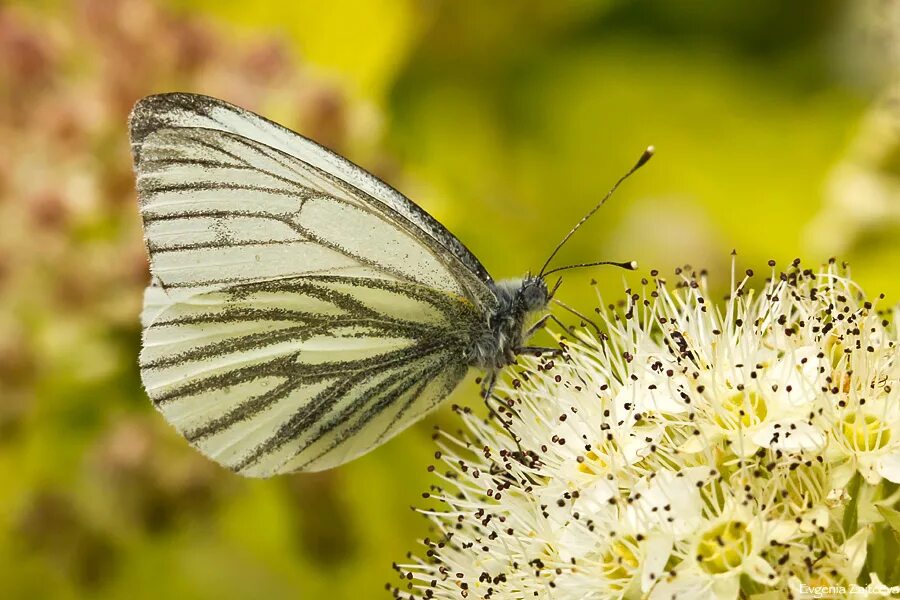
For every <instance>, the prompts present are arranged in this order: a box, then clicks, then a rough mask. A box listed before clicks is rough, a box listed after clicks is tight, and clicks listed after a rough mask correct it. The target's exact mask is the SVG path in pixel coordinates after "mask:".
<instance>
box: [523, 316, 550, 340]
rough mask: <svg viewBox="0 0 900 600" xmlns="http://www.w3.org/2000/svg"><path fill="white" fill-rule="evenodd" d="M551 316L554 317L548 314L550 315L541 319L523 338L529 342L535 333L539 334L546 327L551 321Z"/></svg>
mask: <svg viewBox="0 0 900 600" xmlns="http://www.w3.org/2000/svg"><path fill="white" fill-rule="evenodd" d="M551 316H553V315H551V314H549V313H548V314H546V315H544V316H543V317H541V318H540V320H538V322H537V323H535V324H534V325H532V326H531V327H529V328H528V331H526V332H525V335H523V336H522V338H523V339H526V340H527V339H528V338H530V337H531V336H533V335H534V334H535V333H537V332H538V331H540V330H541V329H543V328H544V327H546V326H547V321H549V320H550V317H551Z"/></svg>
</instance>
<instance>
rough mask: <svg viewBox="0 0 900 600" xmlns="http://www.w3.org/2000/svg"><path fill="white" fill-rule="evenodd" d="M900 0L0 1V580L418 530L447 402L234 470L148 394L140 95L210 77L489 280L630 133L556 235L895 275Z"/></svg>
mask: <svg viewBox="0 0 900 600" xmlns="http://www.w3.org/2000/svg"><path fill="white" fill-rule="evenodd" d="M896 5H897V3H896V2H876V1H871V2H869V1H856V2H851V1H849V0H846V1H838V0H824V1H823V0H801V1H794V2H783V1H781V0H762V1H760V2H754V3H738V4H735V3H725V2H721V1H720V0H687V1H685V2H670V1H667V0H646V1H645V0H634V1H624V0H622V1H613V0H598V1H591V0H518V1H512V0H510V1H507V2H499V1H498V2H483V1H477V0H462V1H458V0H421V1H416V0H385V1H379V2H372V1H367V0H328V1H327V2H312V1H306V0H299V1H296V2H294V1H292V2H288V1H283V2H275V1H264V0H258V1H256V2H247V1H246V0H242V1H240V2H239V1H237V0H178V1H174V0H173V2H170V3H166V2H153V1H151V0H41V1H37V0H18V1H11V0H4V1H3V2H0V598H82V597H84V598H162V597H167V598H168V597H172V598H210V599H212V598H259V597H266V598H355V599H359V598H369V597H381V596H382V595H383V596H384V597H387V593H386V592H384V591H383V590H382V589H381V588H382V587H383V585H384V583H385V582H387V581H393V577H394V574H393V572H392V571H391V569H390V564H391V562H392V561H395V560H397V561H402V560H403V559H404V556H405V554H406V552H407V551H408V550H413V549H416V539H417V538H420V537H422V536H424V535H426V534H427V532H426V525H427V524H426V522H425V520H424V519H423V518H422V517H420V516H417V515H416V514H415V513H413V512H412V511H411V510H410V508H409V506H410V505H412V504H415V503H416V502H417V501H418V500H419V499H420V493H421V492H422V491H424V490H426V489H427V486H428V484H429V483H430V481H429V478H428V476H427V473H426V472H425V467H426V465H427V464H428V460H429V458H430V455H431V453H432V452H433V451H434V448H433V446H432V444H431V440H430V438H429V436H430V428H431V426H432V425H433V424H434V423H436V422H444V423H447V424H449V425H450V426H451V427H454V426H455V423H454V421H453V419H452V417H450V416H449V414H448V412H449V411H446V409H445V410H444V411H442V412H440V413H439V414H437V415H436V416H435V417H433V418H432V419H429V420H428V421H426V422H424V423H421V424H419V425H418V426H416V427H414V428H412V429H411V430H409V431H407V432H405V433H404V434H402V435H400V436H399V437H398V438H395V440H394V441H392V442H391V443H389V444H388V445H386V446H385V447H382V448H380V449H378V450H377V451H375V452H373V453H371V454H370V455H368V456H366V457H364V458H362V459H360V460H357V461H355V462H353V463H351V464H349V465H347V466H345V467H342V468H340V469H338V470H335V471H332V472H327V473H322V474H316V475H297V476H291V477H283V478H280V479H275V480H269V481H247V480H242V479H239V478H237V477H236V476H233V475H231V474H230V473H227V472H225V471H224V470H222V469H219V468H218V467H216V466H215V465H213V464H211V463H209V462H207V461H206V460H204V459H203V458H202V457H200V456H198V455H196V454H195V453H194V452H193V451H191V450H190V449H189V448H188V446H187V444H186V443H184V442H183V441H182V440H181V439H180V438H178V437H177V436H176V434H174V433H173V432H172V431H171V430H170V429H169V428H168V427H167V426H166V425H165V424H164V423H163V422H162V419H161V418H160V417H159V416H158V415H157V414H156V413H155V411H154V410H153V408H152V407H151V405H150V403H149V402H148V401H147V400H146V398H145V397H144V394H143V392H142V390H141V388H140V384H139V378H138V373H137V365H136V357H137V352H138V344H139V335H140V331H139V326H138V312H139V308H140V299H141V292H142V289H143V287H144V285H145V284H146V281H147V271H146V258H145V255H144V250H143V245H142V242H141V234H140V223H139V218H138V214H137V208H136V202H135V198H134V191H133V180H132V175H131V171H130V168H131V167H130V157H129V154H128V145H127V139H126V135H127V133H126V125H125V123H126V117H127V114H128V111H129V110H130V107H131V105H132V104H133V103H134V101H135V100H137V99H138V98H139V97H141V96H144V95H146V94H149V93H153V92H162V91H173V90H184V91H191V92H199V93H207V94H211V95H215V96H218V97H221V98H224V99H226V100H230V101H232V102H235V103H238V104H241V105H243V106H246V107H247V108H251V109H253V110H256V111H257V112H261V113H262V114H265V115H266V116H269V117H270V118H273V119H275V120H278V121H280V122H282V123H285V124H286V125H289V126H291V127H293V128H296V129H297V130H298V131H301V132H303V133H305V134H307V135H310V136H311V137H314V138H315V139H317V140H319V141H320V142H322V143H325V144H327V145H329V146H331V147H332V148H334V149H336V150H338V151H339V152H341V153H343V154H345V155H346V156H348V157H349V158H351V159H353V160H355V161H356V162H358V163H359V164H361V165H362V166H364V167H366V168H368V169H370V170H372V171H373V172H375V173H377V174H378V175H380V176H381V177H383V178H384V179H386V180H387V181H389V182H390V183H392V184H394V185H395V186H396V187H398V188H399V189H400V190H401V191H403V192H405V193H406V194H407V195H409V196H410V197H412V198H414V199H415V200H416V201H417V202H418V203H420V204H421V205H422V206H423V207H424V208H425V209H426V210H428V211H430V212H431V213H432V214H433V215H434V216H435V217H437V218H438V219H439V220H441V221H442V222H443V223H444V224H446V225H447V227H448V228H449V229H450V230H451V231H453V232H454V233H456V234H457V236H458V237H459V238H460V239H461V240H462V241H463V242H464V243H465V244H467V245H468V246H469V248H471V249H472V250H473V252H475V254H476V255H478V256H479V257H480V258H481V259H482V261H483V262H484V264H485V265H486V266H487V267H488V268H489V269H490V271H491V272H492V273H493V274H494V276H495V277H498V278H499V277H507V276H517V275H521V274H523V273H524V272H525V271H526V270H528V269H537V268H539V267H540V264H541V263H542V262H543V259H544V258H545V257H546V255H547V253H548V252H549V251H550V249H551V248H552V246H553V245H554V244H555V242H556V241H557V240H558V239H559V238H560V237H561V236H562V235H563V234H564V233H565V231H566V230H567V229H568V228H569V227H570V226H571V225H572V224H574V223H575V222H576V221H577V220H578V218H579V217H580V216H581V215H582V214H583V213H584V212H585V211H586V210H587V209H588V208H589V207H590V206H591V204H592V203H593V202H595V201H596V200H597V199H598V198H599V197H600V196H601V195H602V194H603V193H604V192H605V190H606V189H607V188H608V187H609V185H610V184H611V183H612V182H613V181H614V180H615V178H616V177H618V176H619V175H620V174H621V173H623V172H624V171H625V170H626V169H627V168H628V167H629V166H630V165H631V164H632V163H633V161H634V160H635V159H636V158H637V156H638V155H639V154H640V152H641V150H642V149H643V148H644V147H645V146H647V145H648V144H655V145H656V147H657V151H658V155H657V157H656V158H654V160H653V161H651V163H650V164H649V165H648V166H647V168H646V169H645V170H643V171H642V172H641V173H640V174H638V175H637V176H636V177H635V178H634V179H632V180H631V181H629V183H628V184H627V185H626V186H624V188H623V189H622V190H621V191H620V192H619V193H618V195H617V196H616V197H615V198H614V199H613V201H612V202H611V203H610V204H609V206H608V207H606V208H604V209H603V211H601V212H600V213H599V214H598V215H597V217H596V218H595V219H594V220H593V222H591V223H590V225H589V226H588V227H586V228H585V229H584V230H582V231H581V232H580V233H579V235H578V236H577V237H576V238H574V239H573V241H572V243H571V244H570V245H568V246H567V248H566V249H565V251H564V252H563V253H562V255H561V256H560V257H559V258H558V260H557V263H556V264H560V265H562V264H566V263H567V262H579V261H588V260H598V259H616V260H626V259H636V260H638V261H639V262H640V263H641V264H642V267H643V268H644V269H650V268H652V267H656V268H660V269H662V270H669V269H671V268H673V267H674V266H676V265H679V264H683V263H691V264H693V265H694V266H697V267H706V268H709V269H710V274H711V279H712V283H713V287H714V288H715V289H718V290H722V289H723V287H724V286H725V285H727V278H728V270H729V268H730V256H729V253H730V251H731V250H732V248H736V249H737V250H738V263H739V266H740V268H741V269H744V268H748V267H750V268H754V269H756V270H757V271H758V272H759V271H763V272H764V271H766V269H767V267H766V266H765V263H766V261H767V259H769V258H774V259H776V260H778V261H779V262H780V263H781V264H784V263H785V262H786V261H789V260H791V259H792V258H794V257H795V256H801V257H803V258H804V260H805V261H806V262H807V263H808V264H815V263H816V262H818V261H820V260H823V259H825V258H827V257H828V256H830V255H838V256H839V257H840V258H843V259H847V260H849V261H850V262H851V264H852V269H853V273H854V275H855V276H856V278H857V279H858V280H859V282H860V283H861V284H862V285H863V286H864V288H865V289H866V290H867V291H868V292H869V294H870V295H876V294H877V293H878V292H881V291H884V292H886V293H887V294H888V302H896V301H897V299H898V296H900V277H898V273H900V241H898V239H900V235H898V234H900V116H898V113H897V111H900V93H898V91H897V89H898V88H897V87H896V86H897V85H898V81H900V78H898V77H897V74H898V65H900V40H898V39H897V37H896V36H897V34H898V30H900V9H898V8H897V6H896ZM591 277H596V278H597V279H598V280H599V281H600V285H601V289H602V290H603V292H604V295H605V297H606V298H615V297H618V296H619V295H620V294H621V290H622V289H623V284H622V280H623V273H622V272H618V271H613V270H606V271H597V270H595V271H590V272H573V273H571V274H568V275H567V276H566V284H565V285H564V288H563V292H562V295H563V297H564V298H565V299H566V300H568V301H569V302H570V303H572V304H575V305H577V306H579V307H580V308H582V309H583V310H585V311H590V310H592V308H593V306H594V304H595V302H596V299H595V297H594V296H593V295H592V292H591V291H590V289H589V287H588V281H589V279H590V278H591ZM631 281H634V278H632V279H631ZM473 398H474V385H473V384H471V382H470V383H469V384H467V385H466V386H463V387H462V388H461V390H459V391H458V392H457V393H456V394H455V395H454V398H453V401H457V402H469V403H473V401H472V399H473ZM474 404H475V403H473V405H474Z"/></svg>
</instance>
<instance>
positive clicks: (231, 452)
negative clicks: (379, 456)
mask: <svg viewBox="0 0 900 600" xmlns="http://www.w3.org/2000/svg"><path fill="white" fill-rule="evenodd" d="M167 101H169V102H167ZM185 103H188V104H189V105H190V106H194V107H195V109H194V111H193V112H191V111H190V110H188V109H187V108H185ZM211 115H212V116H211ZM217 124H218V126H214V125H217ZM131 125H132V146H133V153H134V160H135V170H136V173H137V188H138V196H139V201H140V208H141V215H142V217H143V220H144V230H145V236H146V242H147V248H148V252H149V255H150V265H151V273H152V276H153V281H152V284H151V286H150V287H149V288H148V290H147V293H146V295H145V306H144V312H143V316H142V320H143V324H144V344H143V349H142V352H141V375H142V380H143V382H144V386H145V387H146V389H147V391H148V394H149V395H150V397H151V399H152V400H153V402H154V404H155V405H156V406H157V407H158V408H159V410H160V411H161V412H162V413H163V415H164V416H165V417H166V419H167V420H168V421H169V422H170V423H172V424H173V425H174V426H175V427H176V428H177V429H178V431H179V432H181V433H182V435H184V436H185V437H186V438H187V439H188V440H189V441H190V442H191V443H192V444H193V445H194V446H195V447H197V448H198V449H199V450H201V451H202V452H203V453H204V454H206V455H207V456H209V457H210V458H212V459H214V460H216V461H217V462H219V463H221V464H223V465H226V466H228V467H230V468H232V469H234V470H236V471H238V472H240V473H242V474H245V475H249V476H268V475H272V474H275V473H281V472H288V471H294V470H307V471H311V470H321V469H325V468H330V467H333V466H336V465H338V464H341V463H343V462H346V461H348V460H350V459H352V458H354V457H356V456H358V455H360V454H362V453H364V452H366V451H368V450H369V449H371V448H373V447H375V446H376V445H378V444H380V443H382V442H384V441H386V440H387V439H389V438H390V437H391V436H392V435H394V434H396V433H397V432H399V431H401V430H402V429H403V428H405V427H406V426H408V425H409V424H411V423H412V422H414V421H415V420H417V419H418V418H420V417H421V416H423V415H424V414H425V413H427V412H428V411H429V410H430V409H432V408H433V407H434V406H436V405H437V403H438V402H439V401H440V400H441V399H443V398H444V397H445V396H446V395H447V394H448V393H449V392H450V391H451V390H452V389H453V388H454V387H455V386H456V384H457V383H458V382H459V380H460V379H461V378H462V377H463V375H464V374H465V371H466V353H467V350H468V348H469V347H470V343H471V339H472V337H473V336H474V335H476V332H477V331H478V330H479V328H481V327H483V322H484V319H485V314H486V311H487V310H489V309H490V307H491V306H493V303H495V302H496V299H495V298H494V296H493V294H492V292H491V291H490V288H489V287H488V282H489V281H490V279H489V278H487V279H486V278H485V277H486V273H482V271H483V267H482V268H481V269H480V270H479V269H477V268H476V269H473V268H471V267H472V265H476V266H480V263H477V260H475V259H474V257H471V254H470V253H468V251H467V250H465V248H464V247H463V246H462V244H460V243H459V242H458V241H457V240H455V238H453V237H452V235H450V234H449V233H447V232H446V230H444V229H443V227H441V226H440V225H437V226H436V227H435V226H434V225H435V224H436V222H435V221H434V220H433V219H431V217H428V216H427V214H426V213H424V211H421V210H420V209H418V208H416V207H415V206H414V205H413V204H412V203H411V202H409V201H408V200H406V199H405V198H403V197H402V196H401V195H400V194H399V193H397V192H394V191H393V190H391V189H390V188H388V187H387V186H386V185H385V184H383V183H380V182H378V181H377V180H376V179H374V178H372V177H371V176H369V175H367V174H366V173H365V172H364V171H362V170H361V169H359V168H358V167H355V166H354V165H352V164H351V163H349V162H347V161H344V160H343V159H340V158H339V157H337V156H336V155H333V154H331V153H329V152H327V151H326V150H324V149H322V148H320V147H318V146H316V145H315V144H314V143H313V142H311V141H309V140H306V139H304V138H302V137H300V136H297V135H296V134H293V133H291V132H289V131H288V130H286V129H283V128H281V127H279V126H277V125H274V124H272V123H270V122H268V121H265V120H264V119H262V118H261V117H256V116H255V115H252V114H251V113H247V112H246V111H241V110H240V109H237V108H235V107H231V106H230V105H227V104H225V103H221V102H219V101H215V100H212V99H208V98H204V97H194V96H187V95H183V94H177V95H167V96H155V97H151V98H149V99H146V100H144V101H142V102H140V103H139V104H138V105H137V106H136V107H135V110H134V112H133V114H132V119H131ZM247 136H253V137H247ZM270 144H273V145H270ZM275 146H278V147H275ZM317 149H318V150H317ZM301 156H302V157H301ZM314 163H316V164H314ZM317 165H318V166H317ZM357 185H359V186H362V187H363V188H365V189H360V187H357ZM366 190H368V191H366ZM376 193H377V194H378V196H375V195H373V194H376ZM423 215H424V217H423ZM425 217H427V218H425ZM448 240H449V241H448ZM459 248H462V251H460V250H459ZM466 257H470V258H471V260H470V259H469V258H466ZM471 261H475V262H474V263H472V262H471Z"/></svg>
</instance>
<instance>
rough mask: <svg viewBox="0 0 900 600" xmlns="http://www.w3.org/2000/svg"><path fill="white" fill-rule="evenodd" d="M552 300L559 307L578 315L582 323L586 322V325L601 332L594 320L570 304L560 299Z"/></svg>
mask: <svg viewBox="0 0 900 600" xmlns="http://www.w3.org/2000/svg"><path fill="white" fill-rule="evenodd" d="M554 302H556V303H557V304H559V305H560V306H561V307H563V308H564V309H566V310H567V311H569V312H570V313H572V314H573V315H575V316H576V317H578V318H579V319H581V320H582V321H584V322H583V323H582V325H584V324H585V323H587V324H588V325H590V326H591V327H593V328H594V330H595V331H596V332H597V333H598V334H600V333H603V331H602V330H601V329H600V326H599V325H597V324H596V323H595V322H594V321H592V320H591V319H590V318H588V317H587V316H585V315H584V314H583V313H581V312H579V311H577V310H575V309H574V308H572V307H571V306H569V305H568V304H566V303H565V302H563V301H561V300H554Z"/></svg>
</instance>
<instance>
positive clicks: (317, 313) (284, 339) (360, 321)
mask: <svg viewBox="0 0 900 600" xmlns="http://www.w3.org/2000/svg"><path fill="white" fill-rule="evenodd" d="M151 290H152V288H151ZM148 310H151V311H152V312H153V318H152V319H151V320H150V321H151V322H150V323H149V325H148V326H147V327H146V329H145V333H144V346H143V350H142V353H141V375H142V379H143V382H144V386H145V387H146V389H147V392H148V393H149V395H150V398H151V399H152V400H153V402H154V404H155V405H156V406H157V408H158V409H159V410H160V411H161V412H162V414H163V415H164V416H165V418H166V420H168V421H169V422H170V423H171V424H172V425H174V426H175V427H176V428H177V429H178V431H179V432H180V433H181V434H182V435H184V437H185V438H187V440H188V441H189V442H191V444H192V445H194V446H195V447H196V448H197V449H199V450H200V451H201V452H202V453H203V454H205V455H206V456H208V457H210V458H211V459H213V460H215V461H216V462H218V463H220V464H222V465H224V466H226V467H228V468H230V469H232V470H234V471H236V472H239V473H241V474H243V475H247V476H253V477H266V476H270V475H274V474H277V473H284V472H290V471H298V470H300V471H317V470H322V469H326V468H331V467H334V466H337V465H339V464H342V463H344V462H347V461H349V460H351V459H353V458H355V457H356V456H359V455H360V454H363V453H365V452H367V451H368V450H370V449H372V448H373V447H375V446H377V445H378V444H381V443H383V442H384V441H386V440H388V439H390V438H391V437H392V436H393V435H395V434H396V433H398V432H399V431H401V430H403V429H404V428H406V427H407V426H409V425H410V424H411V423H413V422H415V421H416V420H418V419H420V418H421V417H422V416H424V415H425V414H426V413H428V412H429V411H430V410H431V409H433V408H434V407H436V406H437V404H438V403H439V402H440V401H441V400H442V399H443V398H444V397H445V396H446V395H447V394H449V393H450V391H452V390H453V388H454V387H456V385H457V383H458V382H459V381H460V379H461V378H462V377H463V376H464V375H465V372H466V370H467V367H466V356H465V355H466V349H467V348H468V345H469V343H470V340H471V338H470V336H471V331H473V330H474V329H475V328H476V327H477V322H478V319H479V318H480V313H479V312H478V309H477V308H476V307H475V306H474V305H473V304H471V302H469V301H468V300H465V299H463V298H460V297H458V296H454V295H451V294H447V293H445V292H441V291H438V290H435V289H433V288H430V287H428V286H423V285H420V284H411V283H405V282H395V281H387V280H376V279H359V278H348V277H295V278H288V279H281V280H276V281H264V282H259V283H250V284H241V285H236V286H231V287H225V288H223V289H220V290H215V291H209V292H205V293H201V294H198V295H195V296H194V297H192V298H190V299H187V300H185V301H180V302H176V303H174V304H168V305H164V306H163V307H162V308H160V307H157V306H154V305H153V300H152V294H148Z"/></svg>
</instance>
